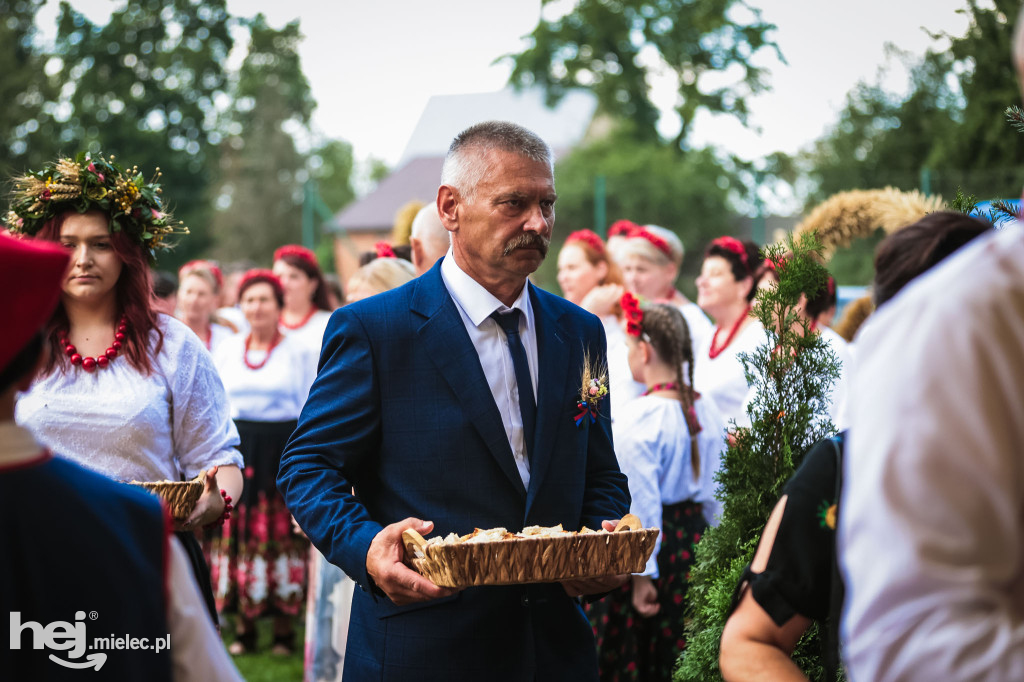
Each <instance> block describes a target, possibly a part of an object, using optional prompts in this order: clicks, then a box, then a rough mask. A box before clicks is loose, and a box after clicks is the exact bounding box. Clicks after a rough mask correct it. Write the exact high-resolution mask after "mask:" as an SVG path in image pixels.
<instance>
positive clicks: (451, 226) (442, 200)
mask: <svg viewBox="0 0 1024 682" xmlns="http://www.w3.org/2000/svg"><path fill="white" fill-rule="evenodd" d="M437 217H438V218H440V219H441V224H442V225H444V229H446V230H448V231H449V232H457V231H458V229H459V193H458V190H456V189H455V188H454V187H452V186H450V185H441V186H440V187H438V188H437Z"/></svg>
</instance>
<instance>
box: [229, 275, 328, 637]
mask: <svg viewBox="0 0 1024 682" xmlns="http://www.w3.org/2000/svg"><path fill="white" fill-rule="evenodd" d="M238 301H239V305H240V306H241V309H242V312H243V313H244V314H245V318H246V321H247V322H248V323H249V333H248V334H239V335H237V336H234V337H232V338H230V339H228V340H227V341H225V342H224V343H223V344H222V345H221V346H220V348H218V349H217V352H216V354H215V356H214V362H215V363H216V365H217V369H218V370H219V371H220V375H221V378H222V379H223V380H224V387H225V388H226V389H227V393H228V400H229V402H230V405H231V417H232V418H233V419H234V420H235V425H236V426H237V427H238V433H239V435H240V436H241V445H240V446H239V449H240V450H241V451H242V455H243V457H244V458H245V470H244V472H245V479H246V486H245V491H244V493H243V495H242V497H241V499H239V500H238V504H237V509H236V511H235V514H234V516H233V518H232V519H231V520H230V521H229V523H228V524H226V525H225V526H224V532H223V535H222V537H221V538H219V539H217V540H215V542H214V546H213V548H212V559H211V563H212V564H213V579H214V587H215V591H216V596H217V605H218V607H219V608H221V609H222V610H227V609H231V608H232V607H237V611H238V620H237V622H236V635H237V638H236V640H235V641H234V642H233V643H232V644H231V647H230V648H229V651H230V652H231V653H232V654H241V653H246V652H248V651H252V650H253V648H254V647H255V644H256V630H255V620H256V618H257V617H259V616H262V615H272V616H274V650H275V653H279V654H287V653H290V652H291V651H292V650H293V649H294V647H295V643H294V639H295V629H294V619H295V616H296V615H297V614H298V613H299V611H300V610H301V608H302V604H303V598H304V595H303V593H304V589H305V582H306V581H305V570H306V563H305V557H306V553H307V551H308V545H307V544H306V542H305V541H304V540H303V539H301V538H299V537H298V536H296V535H294V533H293V532H292V528H291V515H290V514H289V513H288V510H287V509H286V508H285V506H284V502H283V500H282V499H281V495H280V493H278V491H277V485H276V479H277V469H278V465H279V464H280V461H281V452H282V451H283V450H284V446H285V443H286V442H287V440H288V437H289V436H291V433H292V431H294V430H295V422H296V420H297V419H298V416H299V412H301V411H302V406H303V404H305V402H306V397H307V396H308V395H309V387H310V386H311V385H312V383H313V378H314V377H315V368H316V359H315V357H314V351H313V350H312V348H310V347H309V346H307V345H305V344H303V343H301V342H300V341H299V340H298V339H296V338H294V337H291V336H285V335H284V334H282V333H281V331H280V329H279V328H278V320H279V318H280V316H281V310H282V308H283V307H284V290H283V288H282V286H281V282H280V280H278V278H277V277H276V276H275V275H274V274H273V273H272V272H271V271H269V270H250V271H249V272H247V273H246V274H245V276H243V277H242V281H241V282H240V283H239V286H238Z"/></svg>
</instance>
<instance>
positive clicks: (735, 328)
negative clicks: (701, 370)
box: [708, 305, 751, 360]
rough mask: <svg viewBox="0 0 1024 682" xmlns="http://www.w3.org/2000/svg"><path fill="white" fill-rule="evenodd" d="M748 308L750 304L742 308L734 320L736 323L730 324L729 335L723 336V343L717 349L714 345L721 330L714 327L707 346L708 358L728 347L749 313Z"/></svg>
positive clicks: (717, 354)
mask: <svg viewBox="0 0 1024 682" xmlns="http://www.w3.org/2000/svg"><path fill="white" fill-rule="evenodd" d="M750 309H751V306H750V305H748V306H747V309H746V310H744V311H743V314H742V315H740V316H739V319H737V320H736V324H734V325H733V326H732V329H730V330H729V336H727V337H725V343H723V344H722V345H721V347H719V348H717V349H716V348H715V345H716V344H717V343H718V332H720V331H722V330H721V328H719V327H715V335H714V336H712V337H711V347H710V348H708V357H709V358H711V359H712V360H714V359H715V358H717V357H718V356H719V355H721V354H722V351H724V350H725V349H726V348H728V347H729V344H730V343H732V340H733V338H734V337H735V336H736V332H738V331H739V330H740V325H742V324H743V320H745V319H747V315H749V314H750Z"/></svg>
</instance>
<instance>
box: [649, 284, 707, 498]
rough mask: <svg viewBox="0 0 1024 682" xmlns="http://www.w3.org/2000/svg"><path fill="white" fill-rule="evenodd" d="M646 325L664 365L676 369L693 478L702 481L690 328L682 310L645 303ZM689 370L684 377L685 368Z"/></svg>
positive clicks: (662, 304) (659, 304) (650, 339)
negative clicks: (687, 433)
mask: <svg viewBox="0 0 1024 682" xmlns="http://www.w3.org/2000/svg"><path fill="white" fill-rule="evenodd" d="M640 308H641V310H642V311H643V321H642V322H641V323H640V326H641V329H642V335H643V337H644V338H645V340H646V341H647V342H648V343H650V344H651V346H653V347H654V350H655V352H656V353H657V354H658V357H659V358H661V360H662V361H663V362H665V363H666V364H668V365H671V366H672V367H675V368H676V382H677V383H678V384H679V393H680V395H682V398H681V400H680V403H681V404H682V409H683V416H684V417H685V418H686V427H687V429H688V430H689V432H690V468H691V469H692V470H693V478H694V480H697V479H698V478H700V448H699V447H698V446H697V434H698V433H700V428H701V427H700V422H699V421H698V420H697V411H696V409H695V408H694V403H695V402H696V400H697V397H698V396H697V394H696V392H695V391H694V390H693V365H694V358H693V342H692V341H691V339H690V327H689V326H688V325H687V324H686V319H685V318H684V317H683V314H682V313H681V312H679V309H678V308H676V307H675V306H672V305H667V304H664V303H645V304H642V305H641V306H640ZM684 367H685V368H686V375H685V377H684V373H683V368H684Z"/></svg>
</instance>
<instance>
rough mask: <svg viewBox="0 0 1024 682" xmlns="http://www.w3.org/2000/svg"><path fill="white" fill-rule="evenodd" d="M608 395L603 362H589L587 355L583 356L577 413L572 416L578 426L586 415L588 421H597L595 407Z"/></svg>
mask: <svg viewBox="0 0 1024 682" xmlns="http://www.w3.org/2000/svg"><path fill="white" fill-rule="evenodd" d="M607 395H608V368H607V367H605V365H604V364H603V363H597V362H591V361H590V356H589V355H584V356H583V374H582V376H581V377H580V399H579V400H578V401H577V403H576V407H577V408H579V413H578V414H577V415H576V416H575V417H574V421H575V422H576V426H580V425H581V424H582V423H583V422H584V420H586V418H587V416H589V417H590V422H591V423H594V422H595V421H597V409H598V407H600V406H601V401H602V400H604V399H605V397H606V396H607Z"/></svg>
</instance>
